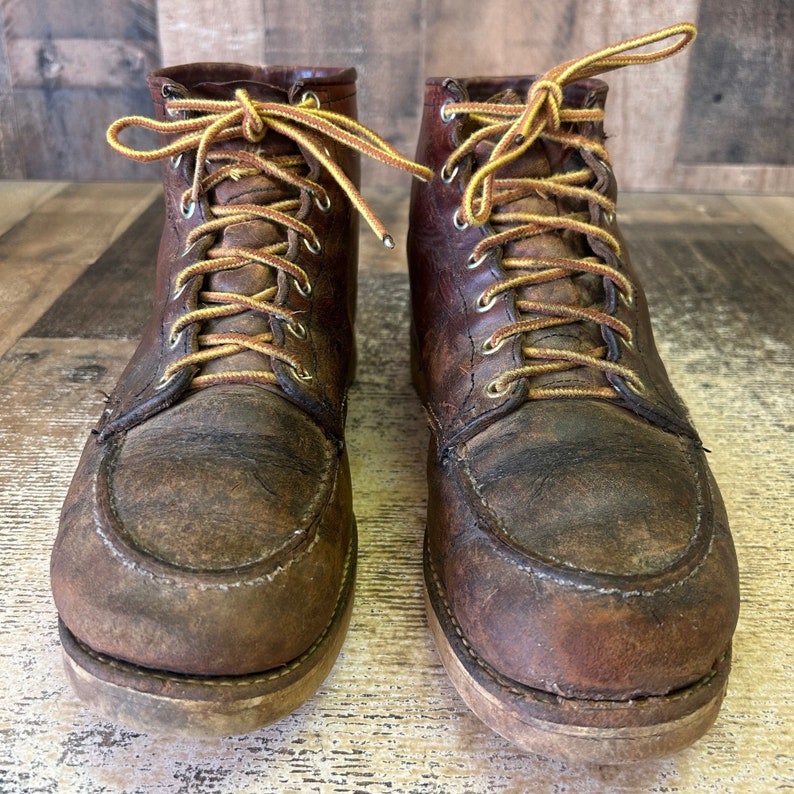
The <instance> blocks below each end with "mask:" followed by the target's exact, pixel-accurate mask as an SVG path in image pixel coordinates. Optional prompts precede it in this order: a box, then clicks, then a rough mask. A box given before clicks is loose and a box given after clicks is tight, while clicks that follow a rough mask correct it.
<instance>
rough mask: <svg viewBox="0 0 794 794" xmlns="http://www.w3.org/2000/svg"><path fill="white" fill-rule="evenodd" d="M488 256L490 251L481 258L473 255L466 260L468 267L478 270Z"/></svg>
mask: <svg viewBox="0 0 794 794" xmlns="http://www.w3.org/2000/svg"><path fill="white" fill-rule="evenodd" d="M487 258H488V253H487V252H486V253H484V254H483V255H482V256H481V257H479V259H475V258H474V257H473V256H470V257H469V258H468V259H467V260H466V268H467V269H468V270H476V269H477V268H478V267H479V266H480V265H481V264H482V263H483V262H484V261H485V260H486V259H487Z"/></svg>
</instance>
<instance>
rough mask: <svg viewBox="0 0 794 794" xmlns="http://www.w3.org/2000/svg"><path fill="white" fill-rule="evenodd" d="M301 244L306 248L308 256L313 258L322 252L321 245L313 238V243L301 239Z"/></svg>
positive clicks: (306, 239)
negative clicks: (310, 255) (311, 255)
mask: <svg viewBox="0 0 794 794" xmlns="http://www.w3.org/2000/svg"><path fill="white" fill-rule="evenodd" d="M303 244H304V245H305V246H306V249H307V250H308V251H309V253H310V254H314V255H315V256H319V255H320V254H321V253H322V251H323V246H322V243H321V242H320V241H319V240H318V239H316V238H315V240H314V241H313V242H310V241H309V240H308V238H306V237H304V238H303Z"/></svg>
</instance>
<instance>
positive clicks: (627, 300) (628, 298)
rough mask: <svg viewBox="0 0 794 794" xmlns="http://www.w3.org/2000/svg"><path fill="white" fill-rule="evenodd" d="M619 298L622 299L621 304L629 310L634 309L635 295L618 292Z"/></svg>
mask: <svg viewBox="0 0 794 794" xmlns="http://www.w3.org/2000/svg"><path fill="white" fill-rule="evenodd" d="M618 297H619V298H620V301H621V303H623V305H624V306H626V307H627V308H629V309H633V308H634V293H633V292H630V293H628V294H627V293H625V292H618Z"/></svg>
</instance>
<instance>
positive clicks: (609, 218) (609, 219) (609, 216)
mask: <svg viewBox="0 0 794 794" xmlns="http://www.w3.org/2000/svg"><path fill="white" fill-rule="evenodd" d="M603 217H604V221H605V222H606V224H607V226H611V225H612V224H613V223H614V222H615V213H614V212H605V213H604V216H603Z"/></svg>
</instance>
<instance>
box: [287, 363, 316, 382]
mask: <svg viewBox="0 0 794 794" xmlns="http://www.w3.org/2000/svg"><path fill="white" fill-rule="evenodd" d="M289 371H290V374H291V375H292V377H293V378H295V380H297V381H299V382H300V383H311V382H312V374H311V372H307V371H306V370H305V369H301V370H300V371H298V369H297V367H292V366H291V367H290V368H289Z"/></svg>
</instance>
